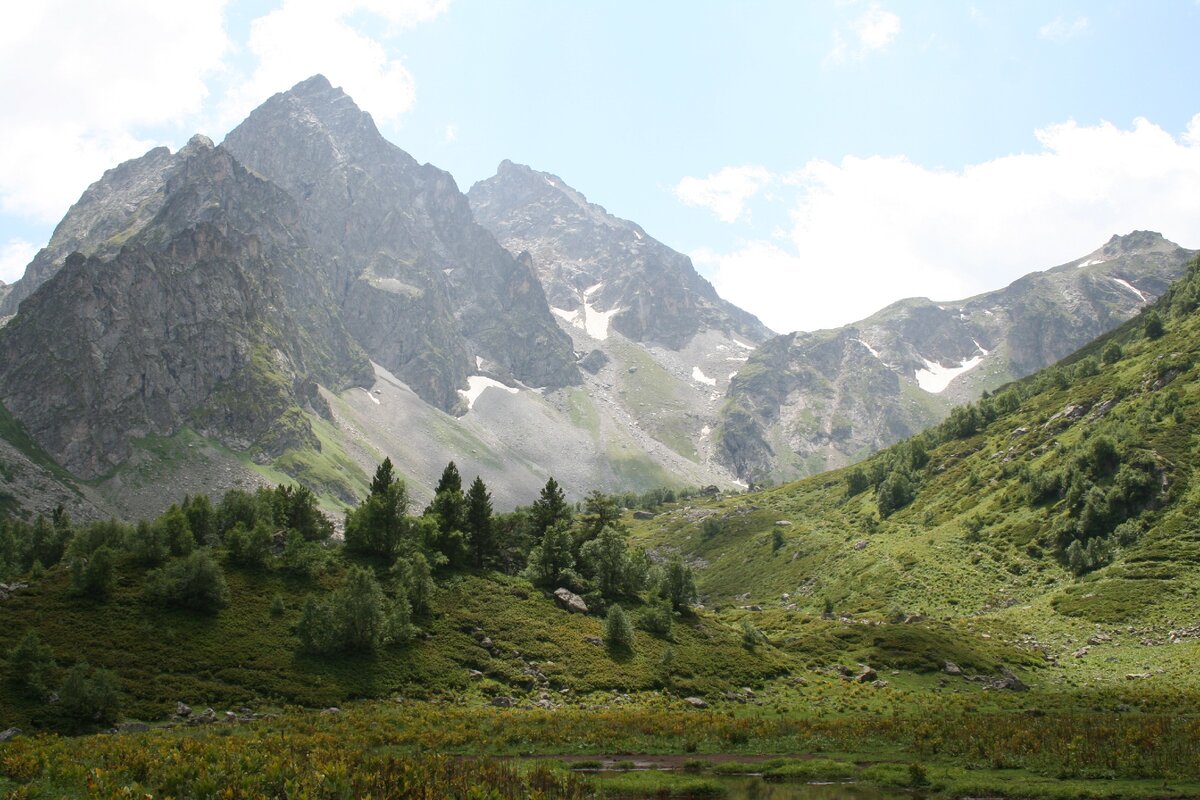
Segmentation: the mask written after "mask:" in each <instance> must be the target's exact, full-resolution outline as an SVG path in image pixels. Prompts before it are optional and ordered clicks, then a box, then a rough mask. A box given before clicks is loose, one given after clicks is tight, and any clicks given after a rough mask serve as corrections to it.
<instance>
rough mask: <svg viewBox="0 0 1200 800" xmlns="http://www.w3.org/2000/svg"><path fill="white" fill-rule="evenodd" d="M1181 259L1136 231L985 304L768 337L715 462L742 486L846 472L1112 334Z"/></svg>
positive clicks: (726, 420)
mask: <svg viewBox="0 0 1200 800" xmlns="http://www.w3.org/2000/svg"><path fill="white" fill-rule="evenodd" d="M1193 254H1194V253H1193V251H1189V250H1185V249H1183V248H1181V247H1178V246H1177V245H1174V244H1172V243H1171V242H1168V241H1166V240H1165V239H1163V238H1162V236H1160V235H1159V234H1157V233H1151V232H1147V231H1135V232H1134V233H1131V234H1129V235H1127V236H1114V237H1113V238H1112V239H1111V240H1110V241H1109V242H1108V243H1107V244H1105V245H1104V246H1103V247H1102V248H1100V249H1099V250H1097V251H1095V252H1094V253H1091V254H1090V255H1088V256H1085V257H1083V258H1081V259H1077V260H1076V261H1073V262H1070V263H1068V264H1064V265H1062V266H1059V267H1056V268H1054V269H1051V270H1047V271H1045V272H1035V273H1031V274H1029V275H1026V276H1024V277H1022V278H1020V279H1018V280H1017V281H1014V282H1013V283H1012V284H1010V285H1009V286H1007V287H1006V288H1004V289H1001V290H998V291H995V292H989V293H987V294H983V295H979V296H977V297H973V298H970V299H967V300H962V301H956V302H944V303H935V302H933V301H931V300H927V299H924V298H917V299H909V300H902V301H900V302H898V303H894V304H892V305H890V306H888V307H887V308H885V309H883V310H882V311H880V312H878V313H877V314H875V315H873V316H871V317H868V318H867V319H865V320H861V321H860V322H856V323H854V324H852V325H848V326H845V327H842V328H836V329H832V330H824V331H815V332H811V333H803V332H798V333H789V334H784V335H783V336H778V337H776V338H774V339H771V340H769V341H767V342H766V343H764V344H763V345H762V346H760V347H759V348H758V350H756V351H755V352H754V353H753V354H752V355H751V356H750V360H749V361H748V362H747V364H746V365H745V366H744V367H743V368H742V369H741V370H740V371H739V372H738V374H737V376H736V377H735V378H734V379H733V380H732V382H731V384H730V387H729V390H728V393H727V398H728V401H729V402H728V403H727V404H726V405H725V407H724V409H723V410H722V415H721V423H720V425H719V426H718V429H717V440H718V457H719V459H720V460H721V462H722V463H724V464H725V465H727V466H729V467H730V468H731V469H733V470H734V471H735V472H736V473H737V474H738V476H739V477H741V478H742V479H743V480H747V481H751V482H757V481H762V480H765V479H774V480H788V479H792V478H796V477H800V476H803V475H810V474H814V473H816V472H820V471H822V470H825V469H831V468H834V467H839V466H843V465H845V464H847V463H851V462H853V461H856V460H858V459H860V458H862V457H864V456H866V455H869V454H870V453H872V452H875V451H877V450H880V449H882V448H884V447H887V446H889V445H891V444H894V443H895V442H898V441H900V440H901V439H903V438H905V437H907V436H910V435H912V434H914V433H916V432H918V431H920V430H922V429H924V428H926V427H928V426H929V425H932V424H934V423H936V422H938V421H940V420H941V419H943V418H944V417H945V416H946V415H947V414H948V413H949V411H950V409H951V408H952V407H953V406H954V405H958V404H960V403H965V402H969V401H972V400H975V399H976V398H978V397H979V396H980V395H981V394H982V393H983V392H984V391H987V390H992V389H995V388H997V387H998V386H1000V385H1002V384H1004V383H1006V382H1008V381H1011V380H1013V379H1016V378H1020V377H1024V376H1025V375H1029V374H1031V373H1033V372H1036V371H1037V370H1039V369H1042V368H1043V367H1046V366H1049V365H1050V364H1053V363H1054V362H1056V361H1058V360H1059V359H1061V358H1063V357H1065V356H1067V355H1069V354H1070V353H1072V352H1074V351H1075V350H1077V349H1079V348H1080V347H1082V346H1083V345H1084V344H1086V343H1087V342H1090V341H1092V340H1093V339H1095V338H1096V337H1097V336H1099V335H1101V334H1102V333H1105V332H1106V331H1109V330H1111V329H1113V328H1115V327H1116V326H1117V325H1119V324H1120V323H1121V322H1123V321H1125V320H1126V319H1129V318H1130V317H1132V316H1133V315H1134V314H1136V313H1137V312H1138V311H1140V310H1141V309H1142V308H1143V307H1144V306H1145V305H1147V304H1149V303H1151V302H1153V301H1154V300H1155V299H1156V298H1157V297H1158V296H1159V295H1161V294H1162V293H1163V292H1164V291H1165V290H1166V288H1167V287H1168V286H1169V285H1170V283H1171V282H1172V281H1173V280H1175V279H1176V278H1178V277H1179V276H1181V275H1182V274H1183V272H1184V270H1185V268H1186V264H1187V262H1188V260H1189V259H1190V258H1191V257H1192V255H1193Z"/></svg>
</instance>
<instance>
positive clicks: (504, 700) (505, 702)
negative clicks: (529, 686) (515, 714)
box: [492, 695, 517, 708]
mask: <svg viewBox="0 0 1200 800" xmlns="http://www.w3.org/2000/svg"><path fill="white" fill-rule="evenodd" d="M516 704H517V701H516V700H514V699H513V698H511V697H508V696H507V695H498V696H496V697H493V698H492V705H493V706H495V707H496V708H512V707H513V706H515V705H516Z"/></svg>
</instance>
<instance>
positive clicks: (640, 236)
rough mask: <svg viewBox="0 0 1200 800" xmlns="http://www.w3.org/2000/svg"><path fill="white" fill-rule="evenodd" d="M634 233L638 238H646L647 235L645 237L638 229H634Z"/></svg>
mask: <svg viewBox="0 0 1200 800" xmlns="http://www.w3.org/2000/svg"><path fill="white" fill-rule="evenodd" d="M633 235H634V236H636V237H637V238H639V239H643V238H645V237H643V236H642V235H641V234H640V233H638V232H637V231H634V232H633Z"/></svg>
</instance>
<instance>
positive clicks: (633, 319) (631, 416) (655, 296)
mask: <svg viewBox="0 0 1200 800" xmlns="http://www.w3.org/2000/svg"><path fill="white" fill-rule="evenodd" d="M468 197H469V198H470V201H471V208H472V210H473V211H474V213H475V217H476V219H478V220H479V222H480V224H482V225H483V226H484V227H486V228H487V229H488V230H489V231H491V232H492V233H493V234H494V235H495V236H496V238H497V240H498V241H499V242H500V243H501V244H502V245H504V246H505V247H506V248H508V250H509V251H511V252H513V253H515V254H519V255H520V257H522V258H526V259H528V261H529V263H530V264H532V266H533V268H534V269H535V270H536V272H537V274H538V277H539V278H540V279H541V282H542V285H543V286H544V287H545V291H546V296H547V298H548V300H549V301H550V305H551V310H552V311H553V313H554V314H555V316H556V317H557V318H558V321H559V325H560V326H561V327H562V330H563V331H564V332H565V333H567V334H568V335H570V336H571V338H572V340H573V342H574V347H575V350H576V352H577V353H578V354H579V355H580V356H581V359H580V366H581V368H582V369H583V371H584V374H583V379H584V386H585V387H586V389H587V394H588V396H589V397H590V398H593V399H594V400H596V401H598V402H597V404H596V406H597V409H598V412H599V413H600V415H602V416H605V417H614V418H615V419H616V421H617V422H618V424H623V425H625V426H631V427H633V428H634V429H635V430H636V431H638V432H639V434H640V435H641V436H644V437H647V438H648V439H649V440H652V441H657V442H661V443H663V444H665V445H666V446H667V447H668V448H670V449H671V450H672V451H673V452H674V453H676V454H677V455H679V456H681V457H683V458H684V459H686V460H687V461H689V462H691V463H693V464H698V465H700V466H702V467H703V468H704V469H705V470H707V473H708V475H709V476H710V477H709V479H708V480H707V481H706V482H714V483H722V482H727V481H728V476H727V474H726V473H724V471H723V470H722V469H720V467H719V465H717V464H716V463H715V459H714V458H713V455H714V454H713V450H712V440H711V436H710V432H711V429H712V426H713V425H714V424H715V422H716V413H717V411H718V409H719V404H720V399H721V396H722V393H723V392H724V390H725V388H726V387H727V386H728V384H729V380H730V377H731V376H732V375H733V374H734V373H735V372H736V371H737V370H738V369H739V368H740V367H741V366H742V364H743V363H744V362H745V360H746V358H747V355H748V353H749V352H750V351H751V350H752V349H753V348H754V346H755V345H757V344H759V343H761V342H763V341H764V340H766V339H767V338H768V337H770V336H771V335H772V332H771V331H770V330H769V329H768V328H767V327H766V326H765V325H763V324H762V323H761V322H759V321H758V319H757V318H755V317H754V316H753V315H751V314H749V313H747V312H745V311H743V310H741V309H740V308H738V307H737V306H734V305H733V304H731V303H728V302H726V301H725V300H722V299H721V298H720V297H719V296H718V295H717V293H716V290H714V289H713V287H712V285H711V284H709V282H708V281H706V280H705V279H704V278H702V277H701V276H700V275H699V274H698V273H697V272H696V270H695V269H694V268H693V266H692V263H691V260H690V259H689V258H688V257H687V256H685V255H683V254H681V253H677V252H675V251H674V250H672V249H671V248H669V247H667V246H666V245H664V244H662V243H661V242H659V241H657V240H656V239H654V238H653V237H652V236H650V235H649V234H648V233H646V231H645V230H644V229H643V228H642V227H641V226H640V225H638V224H636V223H634V222H630V221H628V220H624V219H620V218H618V217H616V216H613V215H612V214H609V213H608V212H607V211H606V210H605V209H604V208H602V207H600V206H598V205H595V204H593V203H589V202H588V201H587V198H586V197H584V196H583V194H581V193H580V192H578V191H577V190H575V189H573V188H572V187H570V186H568V185H567V184H566V183H565V182H564V181H563V180H562V179H561V178H559V177H558V176H556V175H551V174H550V173H547V172H539V171H537V170H534V169H531V168H529V167H527V166H523V165H519V164H514V163H512V162H511V161H504V162H502V163H501V164H500V167H499V169H498V171H497V173H496V175H494V176H493V177H491V178H488V179H487V180H484V181H481V182H479V183H476V184H475V185H474V186H472V187H471V190H470V191H469V192H468Z"/></svg>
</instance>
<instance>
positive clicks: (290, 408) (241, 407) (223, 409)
mask: <svg viewBox="0 0 1200 800" xmlns="http://www.w3.org/2000/svg"><path fill="white" fill-rule="evenodd" d="M165 163H166V167H167V169H165V170H164V173H166V172H169V174H164V175H163V181H162V198H161V203H160V206H159V208H158V210H157V212H156V213H155V214H154V216H153V218H152V219H151V220H149V221H148V222H146V223H145V224H144V225H143V226H142V227H141V228H140V229H139V230H137V231H136V232H134V233H132V235H130V236H129V237H128V239H127V240H126V241H125V243H124V244H123V245H122V246H121V248H120V250H119V251H118V252H117V253H116V254H115V255H113V256H112V257H110V258H107V259H104V258H101V257H98V256H84V255H81V254H78V253H76V254H72V255H71V256H69V257H68V258H67V259H66V261H65V263H64V265H63V266H62V267H61V268H60V269H58V270H57V271H55V272H54V273H53V274H52V276H51V277H50V278H49V279H48V280H47V281H46V282H44V283H43V284H42V285H41V286H40V287H39V288H38V289H37V290H36V291H35V292H34V293H33V294H32V295H31V296H30V297H28V298H27V299H26V300H25V301H24V302H23V303H22V304H21V307H20V308H21V311H20V313H19V314H18V315H17V316H16V317H15V318H14V319H13V320H12V321H11V322H10V323H9V324H8V325H7V326H5V328H4V329H3V330H2V331H0V386H2V388H0V399H2V401H3V403H4V406H5V408H6V409H8V411H10V412H11V413H12V414H13V415H14V416H15V417H17V418H18V419H19V420H21V422H22V423H23V425H24V427H25V429H26V430H27V431H28V432H29V434H30V435H31V436H32V437H33V438H34V439H35V440H36V441H37V442H38V443H39V444H40V445H41V446H42V447H43V448H45V449H46V450H47V451H48V452H49V453H50V455H51V456H53V458H54V459H55V460H56V461H57V462H58V463H59V464H60V465H62V466H64V467H66V468H67V469H68V470H70V471H71V472H72V473H74V474H75V475H77V476H80V477H84V478H97V477H101V476H103V475H106V474H108V473H110V472H111V471H112V470H113V469H115V468H116V467H117V466H119V465H120V464H122V463H123V462H124V461H126V460H127V459H128V458H129V456H130V455H131V453H132V452H133V444H132V440H133V439H135V438H140V437H146V436H150V435H172V434H175V433H176V432H178V431H179V430H181V429H182V428H184V427H189V426H190V427H193V428H195V429H196V430H197V431H200V432H201V433H203V434H205V435H208V436H211V437H212V438H214V439H216V440H217V441H220V442H222V443H224V444H225V445H227V446H228V447H231V448H233V449H235V450H241V451H248V452H249V453H250V454H251V455H254V456H261V457H264V458H270V457H274V456H278V455H280V454H282V453H283V452H284V451H285V450H287V449H289V448H292V447H309V446H317V442H316V438H315V436H314V435H313V433H312V430H311V426H310V425H309V423H308V421H307V420H306V419H305V418H304V416H303V414H302V413H300V406H301V405H306V404H310V403H311V402H312V401H313V400H314V399H315V387H316V385H317V384H322V385H326V386H331V387H336V388H338V389H341V388H344V387H346V386H348V385H352V384H354V383H359V384H362V383H369V382H370V380H371V374H370V367H369V363H368V362H367V359H366V357H365V356H364V354H363V353H362V351H361V349H359V348H358V346H357V345H356V344H355V343H354V342H353V341H352V340H351V339H350V338H349V336H347V334H346V332H345V330H344V329H343V327H342V325H341V322H340V320H339V319H338V318H337V316H336V315H335V314H333V313H332V311H331V308H332V303H331V302H330V300H329V294H328V288H327V286H326V283H325V282H324V280H323V277H322V275H321V274H320V272H319V270H318V268H317V264H318V261H317V258H316V257H315V254H314V253H313V252H312V251H311V250H310V249H309V248H308V247H307V246H306V244H305V242H304V237H303V234H302V232H301V231H299V229H298V227H297V224H296V223H297V219H298V215H297V209H296V207H295V205H294V204H293V203H292V201H291V200H290V198H288V196H287V195H285V194H284V193H282V192H281V191H279V189H278V188H276V187H274V186H272V185H271V184H269V183H267V182H266V181H263V180H262V179H261V178H258V177H255V176H254V175H252V174H250V173H249V172H247V171H246V170H245V169H243V168H242V167H241V166H240V165H239V164H238V163H237V162H236V161H235V160H234V159H233V158H232V157H231V156H230V155H229V154H228V153H227V152H225V151H224V150H222V149H219V148H213V147H212V144H211V142H208V141H207V140H205V139H203V138H202V137H196V138H194V139H193V140H192V142H191V143H190V144H189V147H188V148H185V150H184V151H181V152H180V154H179V156H178V158H176V159H172V160H170V161H167V162H165Z"/></svg>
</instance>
